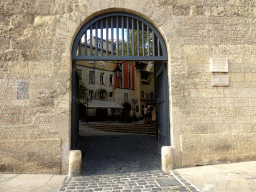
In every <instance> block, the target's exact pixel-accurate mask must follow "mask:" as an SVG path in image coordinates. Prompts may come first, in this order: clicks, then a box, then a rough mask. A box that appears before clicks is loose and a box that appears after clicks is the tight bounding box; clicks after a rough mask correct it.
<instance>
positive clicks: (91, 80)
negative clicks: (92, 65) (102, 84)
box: [89, 71, 94, 83]
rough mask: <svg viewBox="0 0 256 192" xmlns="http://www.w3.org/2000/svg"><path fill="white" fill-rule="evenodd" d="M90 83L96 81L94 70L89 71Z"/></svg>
mask: <svg viewBox="0 0 256 192" xmlns="http://www.w3.org/2000/svg"><path fill="white" fill-rule="evenodd" d="M89 83H94V71H89Z"/></svg>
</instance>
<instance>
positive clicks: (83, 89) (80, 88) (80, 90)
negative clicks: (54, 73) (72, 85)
mask: <svg viewBox="0 0 256 192" xmlns="http://www.w3.org/2000/svg"><path fill="white" fill-rule="evenodd" d="M86 92H87V88H86V86H85V83H84V81H83V77H82V75H79V86H78V98H79V99H82V98H85V97H86Z"/></svg>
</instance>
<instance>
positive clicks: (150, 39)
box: [118, 29, 153, 56]
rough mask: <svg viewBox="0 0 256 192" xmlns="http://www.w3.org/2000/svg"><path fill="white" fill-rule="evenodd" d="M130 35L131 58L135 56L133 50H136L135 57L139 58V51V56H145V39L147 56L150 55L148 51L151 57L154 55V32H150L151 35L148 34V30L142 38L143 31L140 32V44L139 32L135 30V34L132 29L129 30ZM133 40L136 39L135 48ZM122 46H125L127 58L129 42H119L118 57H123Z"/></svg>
mask: <svg viewBox="0 0 256 192" xmlns="http://www.w3.org/2000/svg"><path fill="white" fill-rule="evenodd" d="M128 35H129V56H132V55H133V48H134V56H138V49H139V55H140V56H142V55H143V47H142V42H143V39H144V50H145V55H148V51H150V55H151V54H153V32H152V31H149V33H147V30H144V35H143V38H142V30H139V43H138V30H134V32H133V31H132V29H129V33H128ZM127 39H128V38H127ZM133 39H134V46H133ZM122 44H124V56H127V47H128V42H127V40H120V41H119V47H118V50H119V54H118V56H122V50H123V46H122ZM138 44H139V46H138Z"/></svg>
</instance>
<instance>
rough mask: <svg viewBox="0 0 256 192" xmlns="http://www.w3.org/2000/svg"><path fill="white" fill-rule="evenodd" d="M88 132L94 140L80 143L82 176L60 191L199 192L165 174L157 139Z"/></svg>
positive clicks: (88, 137)
mask: <svg viewBox="0 0 256 192" xmlns="http://www.w3.org/2000/svg"><path fill="white" fill-rule="evenodd" d="M88 132H89V133H90V135H91V136H83V137H82V139H81V141H80V143H81V146H80V147H81V150H82V153H83V165H82V176H81V177H73V178H67V179H66V181H65V182H64V183H63V185H62V187H61V189H60V190H59V191H65V192H78V191H79V192H80V191H81V192H84V191H116V192H128V191H131V192H132V191H134V192H135V191H197V190H196V189H195V188H193V187H192V186H191V185H190V184H189V183H188V182H186V181H185V180H183V179H182V178H178V177H176V176H175V175H172V174H167V173H164V172H162V171H161V169H160V164H161V163H160V161H161V160H160V155H159V154H158V153H157V142H156V138H155V137H154V136H149V135H132V134H107V135H104V134H101V135H100V136H93V134H92V131H91V130H89V131H88ZM83 133H84V132H83ZM84 135H86V134H84Z"/></svg>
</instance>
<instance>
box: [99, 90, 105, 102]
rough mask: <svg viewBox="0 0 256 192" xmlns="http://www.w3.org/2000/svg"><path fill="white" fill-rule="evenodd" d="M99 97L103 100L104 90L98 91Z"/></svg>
mask: <svg viewBox="0 0 256 192" xmlns="http://www.w3.org/2000/svg"><path fill="white" fill-rule="evenodd" d="M100 99H101V100H105V99H106V98H105V92H104V91H100Z"/></svg>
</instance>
